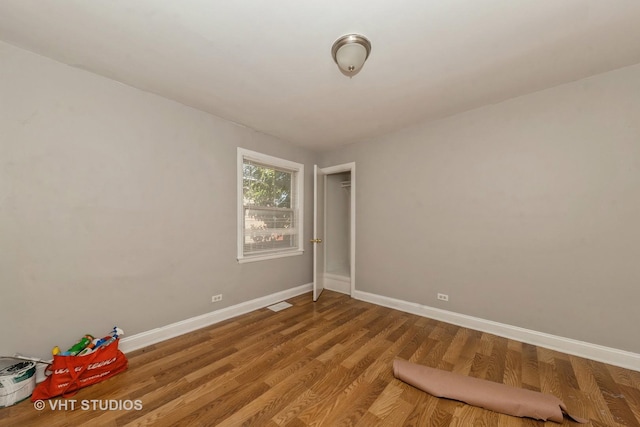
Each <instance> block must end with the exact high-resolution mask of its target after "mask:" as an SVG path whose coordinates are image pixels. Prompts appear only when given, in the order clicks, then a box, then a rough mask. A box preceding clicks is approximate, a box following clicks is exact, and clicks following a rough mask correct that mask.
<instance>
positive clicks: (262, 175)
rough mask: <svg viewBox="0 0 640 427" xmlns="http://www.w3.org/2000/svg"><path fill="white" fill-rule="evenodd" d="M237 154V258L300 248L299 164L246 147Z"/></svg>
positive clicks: (300, 166) (270, 254)
mask: <svg viewBox="0 0 640 427" xmlns="http://www.w3.org/2000/svg"><path fill="white" fill-rule="evenodd" d="M239 150H240V149H239ZM240 156H241V157H242V164H241V167H242V196H241V197H242V243H241V246H242V253H241V254H240V251H239V254H238V255H239V259H241V258H244V257H255V256H256V255H258V256H259V255H267V256H269V257H271V256H272V255H274V254H281V253H287V252H291V251H298V250H301V235H300V221H301V212H300V210H299V207H298V198H299V190H301V189H300V188H299V185H300V184H299V182H298V181H299V179H301V176H299V174H300V173H301V170H302V168H303V166H302V165H300V164H297V163H293V162H288V161H285V160H281V159H276V158H271V157H269V156H265V155H260V154H259V153H254V152H248V151H247V150H242V153H241V154H240ZM239 166H240V165H239ZM300 187H301V185H300ZM239 249H240V248H239Z"/></svg>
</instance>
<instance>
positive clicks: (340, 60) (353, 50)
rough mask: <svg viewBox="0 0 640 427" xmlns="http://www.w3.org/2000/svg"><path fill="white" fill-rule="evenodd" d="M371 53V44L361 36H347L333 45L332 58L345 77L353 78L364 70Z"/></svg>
mask: <svg viewBox="0 0 640 427" xmlns="http://www.w3.org/2000/svg"><path fill="white" fill-rule="evenodd" d="M370 52H371V42H370V41H369V40H367V38H366V37H365V36H361V35H360V34H347V35H346V36H342V37H340V38H339V39H338V40H336V41H335V43H333V47H332V48H331V56H333V60H334V61H336V64H338V67H340V71H342V74H344V75H345V76H349V77H353V76H355V75H356V74H358V72H359V71H360V70H361V69H362V66H363V65H364V62H365V61H366V60H367V58H368V57H369V53H370Z"/></svg>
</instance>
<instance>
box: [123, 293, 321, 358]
mask: <svg viewBox="0 0 640 427" xmlns="http://www.w3.org/2000/svg"><path fill="white" fill-rule="evenodd" d="M312 286H313V285H312V284H311V283H308V284H306V285H301V286H297V287H295V288H291V289H287V290H284V291H280V292H276V293H275V294H270V295H266V296H263V297H260V298H256V299H252V300H250V301H245V302H243V303H240V304H236V305H232V306H231V307H226V308H223V309H220V310H216V311H212V312H210V313H206V314H202V315H200V316H196V317H192V318H190V319H186V320H181V321H180V322H176V323H172V324H170V325H166V326H162V327H160V328H156V329H151V330H150V331H146V332H141V333H139V334H135V335H131V336H127V337H124V338H122V339H121V340H120V350H122V351H123V352H124V353H128V352H131V351H134V350H138V349H140V348H143V347H147V346H149V345H153V344H156V343H159V342H161V341H165V340H168V339H169V338H174V337H177V336H179V335H182V334H186V333H187V332H192V331H195V330H197V329H200V328H204V327H206V326H209V325H213V324H215V323H218V322H222V321H223V320H227V319H230V318H232V317H236V316H240V315H241V314H245V313H249V312H251V311H254V310H258V309H260V308H263V307H266V306H268V305H271V304H274V303H277V302H280V301H283V300H285V299H287V298H292V297H295V296H297V295H301V294H304V293H306V292H310V291H311V288H312Z"/></svg>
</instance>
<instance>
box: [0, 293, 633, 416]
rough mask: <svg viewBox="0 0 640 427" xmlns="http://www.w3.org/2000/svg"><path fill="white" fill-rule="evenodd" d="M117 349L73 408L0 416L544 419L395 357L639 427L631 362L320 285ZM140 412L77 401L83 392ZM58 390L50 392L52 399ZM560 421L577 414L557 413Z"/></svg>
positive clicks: (26, 408) (25, 409) (7, 411)
mask: <svg viewBox="0 0 640 427" xmlns="http://www.w3.org/2000/svg"><path fill="white" fill-rule="evenodd" d="M288 301H289V302H290V303H291V304H293V307H290V308H288V309H286V310H283V311H280V312H277V313H274V312H272V311H270V310H268V309H266V308H265V309H261V310H257V311H255V312H252V313H249V314H246V315H243V316H239V317H237V318H234V319H230V320H228V321H225V322H222V323H218V324H216V325H213V326H210V327H207V328H204V329H201V330H198V331H196V332H193V333H190V334H187V335H183V336H181V337H178V338H175V339H171V340H168V341H165V342H162V343H159V344H156V345H153V346H150V347H147V348H145V349H142V350H138V351H135V352H133V353H130V354H129V355H128V357H129V370H128V371H126V372H124V373H122V374H120V375H118V376H116V377H114V378H111V379H109V380H107V381H104V382H102V383H100V384H96V385H93V386H90V387H88V388H85V389H82V390H81V391H80V392H78V394H76V395H75V396H73V397H72V398H71V399H73V400H75V401H76V402H77V403H76V408H75V410H71V409H70V408H68V409H67V410H52V409H51V408H50V406H47V407H46V408H45V409H44V410H42V411H36V410H35V409H34V407H33V404H32V403H31V402H30V401H24V402H21V403H19V404H17V405H14V406H12V407H9V408H4V409H0V425H2V426H47V427H55V426H78V425H89V426H125V425H127V426H128V425H132V426H147V425H154V426H223V427H229V426H260V427H262V426H265V427H277V426H366V427H370V426H378V425H379V426H403V425H406V426H421V427H422V426H459V427H463V426H487V427H493V426H498V427H510V426H530V427H532V426H543V425H545V426H557V425H558V424H556V423H552V422H547V423H543V422H539V421H534V420H531V419H521V418H516V417H511V416H507V415H502V414H498V413H495V412H491V411H487V410H484V409H480V408H475V407H472V406H469V405H465V404H463V403H460V402H456V401H452V400H447V399H438V398H435V397H432V396H430V395H428V394H426V393H424V392H422V391H419V390H417V389H415V388H413V387H411V386H409V385H407V384H405V383H403V382H401V381H398V380H396V379H395V378H394V377H393V372H392V369H391V366H392V362H393V359H394V358H402V359H406V360H409V361H412V362H415V363H420V364H424V365H427V366H432V367H437V368H440V369H445V370H448V371H454V372H458V373H461V374H464V375H469V376H473V377H479V378H485V379H488V380H492V381H497V382H501V383H505V384H510V385H513V386H517V387H523V388H527V389H531V390H538V391H543V392H547V393H552V394H554V395H556V396H558V397H559V398H561V399H562V400H564V401H565V403H566V404H567V406H568V407H569V409H570V411H572V412H573V413H575V414H576V415H578V416H583V417H585V418H588V419H590V421H591V425H592V426H595V427H600V426H607V427H612V426H640V372H635V371H630V370H626V369H622V368H617V367H614V366H610V365H606V364H603V363H598V362H593V361H590V360H586V359H582V358H579V357H575V356H570V355H567V354H563V353H558V352H556V351H552V350H548V349H545V348H540V347H535V346H533V345H529V344H523V343H520V342H517V341H512V340H508V339H505V338H500V337H497V336H494V335H490V334H486V333H482V332H478V331H473V330H470V329H465V328H461V327H458V326H454V325H450V324H446V323H442V322H438V321H435V320H431V319H426V318H422V317H419V316H415V315H411V314H407V313H403V312H400V311H396V310H392V309H388V308H385V307H379V306H376V305H372V304H369V303H365V302H362V301H357V300H354V299H351V298H349V297H348V296H345V295H341V294H338V293H335V292H330V291H325V292H324V293H323V295H322V297H321V298H320V301H318V302H316V303H313V302H312V301H311V296H310V295H309V294H306V295H302V296H299V297H296V298H292V299H290V300H288ZM92 399H96V400H101V401H105V400H108V399H111V400H127V399H128V400H139V401H140V402H141V405H142V409H141V410H135V409H133V410H113V411H110V410H106V411H104V410H99V409H98V410H83V409H82V408H81V402H82V401H83V400H89V401H90V400H92ZM56 400H59V399H56ZM562 425H578V424H575V423H573V422H571V421H569V420H568V419H565V421H564V423H563V424H562Z"/></svg>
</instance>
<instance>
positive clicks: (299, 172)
mask: <svg viewBox="0 0 640 427" xmlns="http://www.w3.org/2000/svg"><path fill="white" fill-rule="evenodd" d="M245 159H247V160H250V161H254V162H257V163H262V164H264V165H266V166H273V167H274V168H281V169H288V170H292V171H295V172H296V174H295V176H296V195H295V197H293V199H294V206H292V209H294V210H295V211H296V214H295V217H296V218H297V228H298V236H297V237H298V239H297V241H298V247H297V248H290V249H281V250H276V251H270V252H268V253H264V254H255V255H245V254H244V237H245V236H244V231H245V230H244V198H243V194H244V190H243V186H242V184H243V165H244V161H245ZM236 180H237V193H238V205H237V210H238V230H237V235H238V253H237V260H238V262H239V263H245V262H254V261H264V260H268V259H275V258H283V257H289V256H296V255H302V254H303V253H304V165H303V164H301V163H296V162H292V161H289V160H284V159H280V158H278V157H274V156H269V155H267V154H262V153H258V152H257V151H251V150H247V149H245V148H240V147H238V165H237V179H236Z"/></svg>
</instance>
